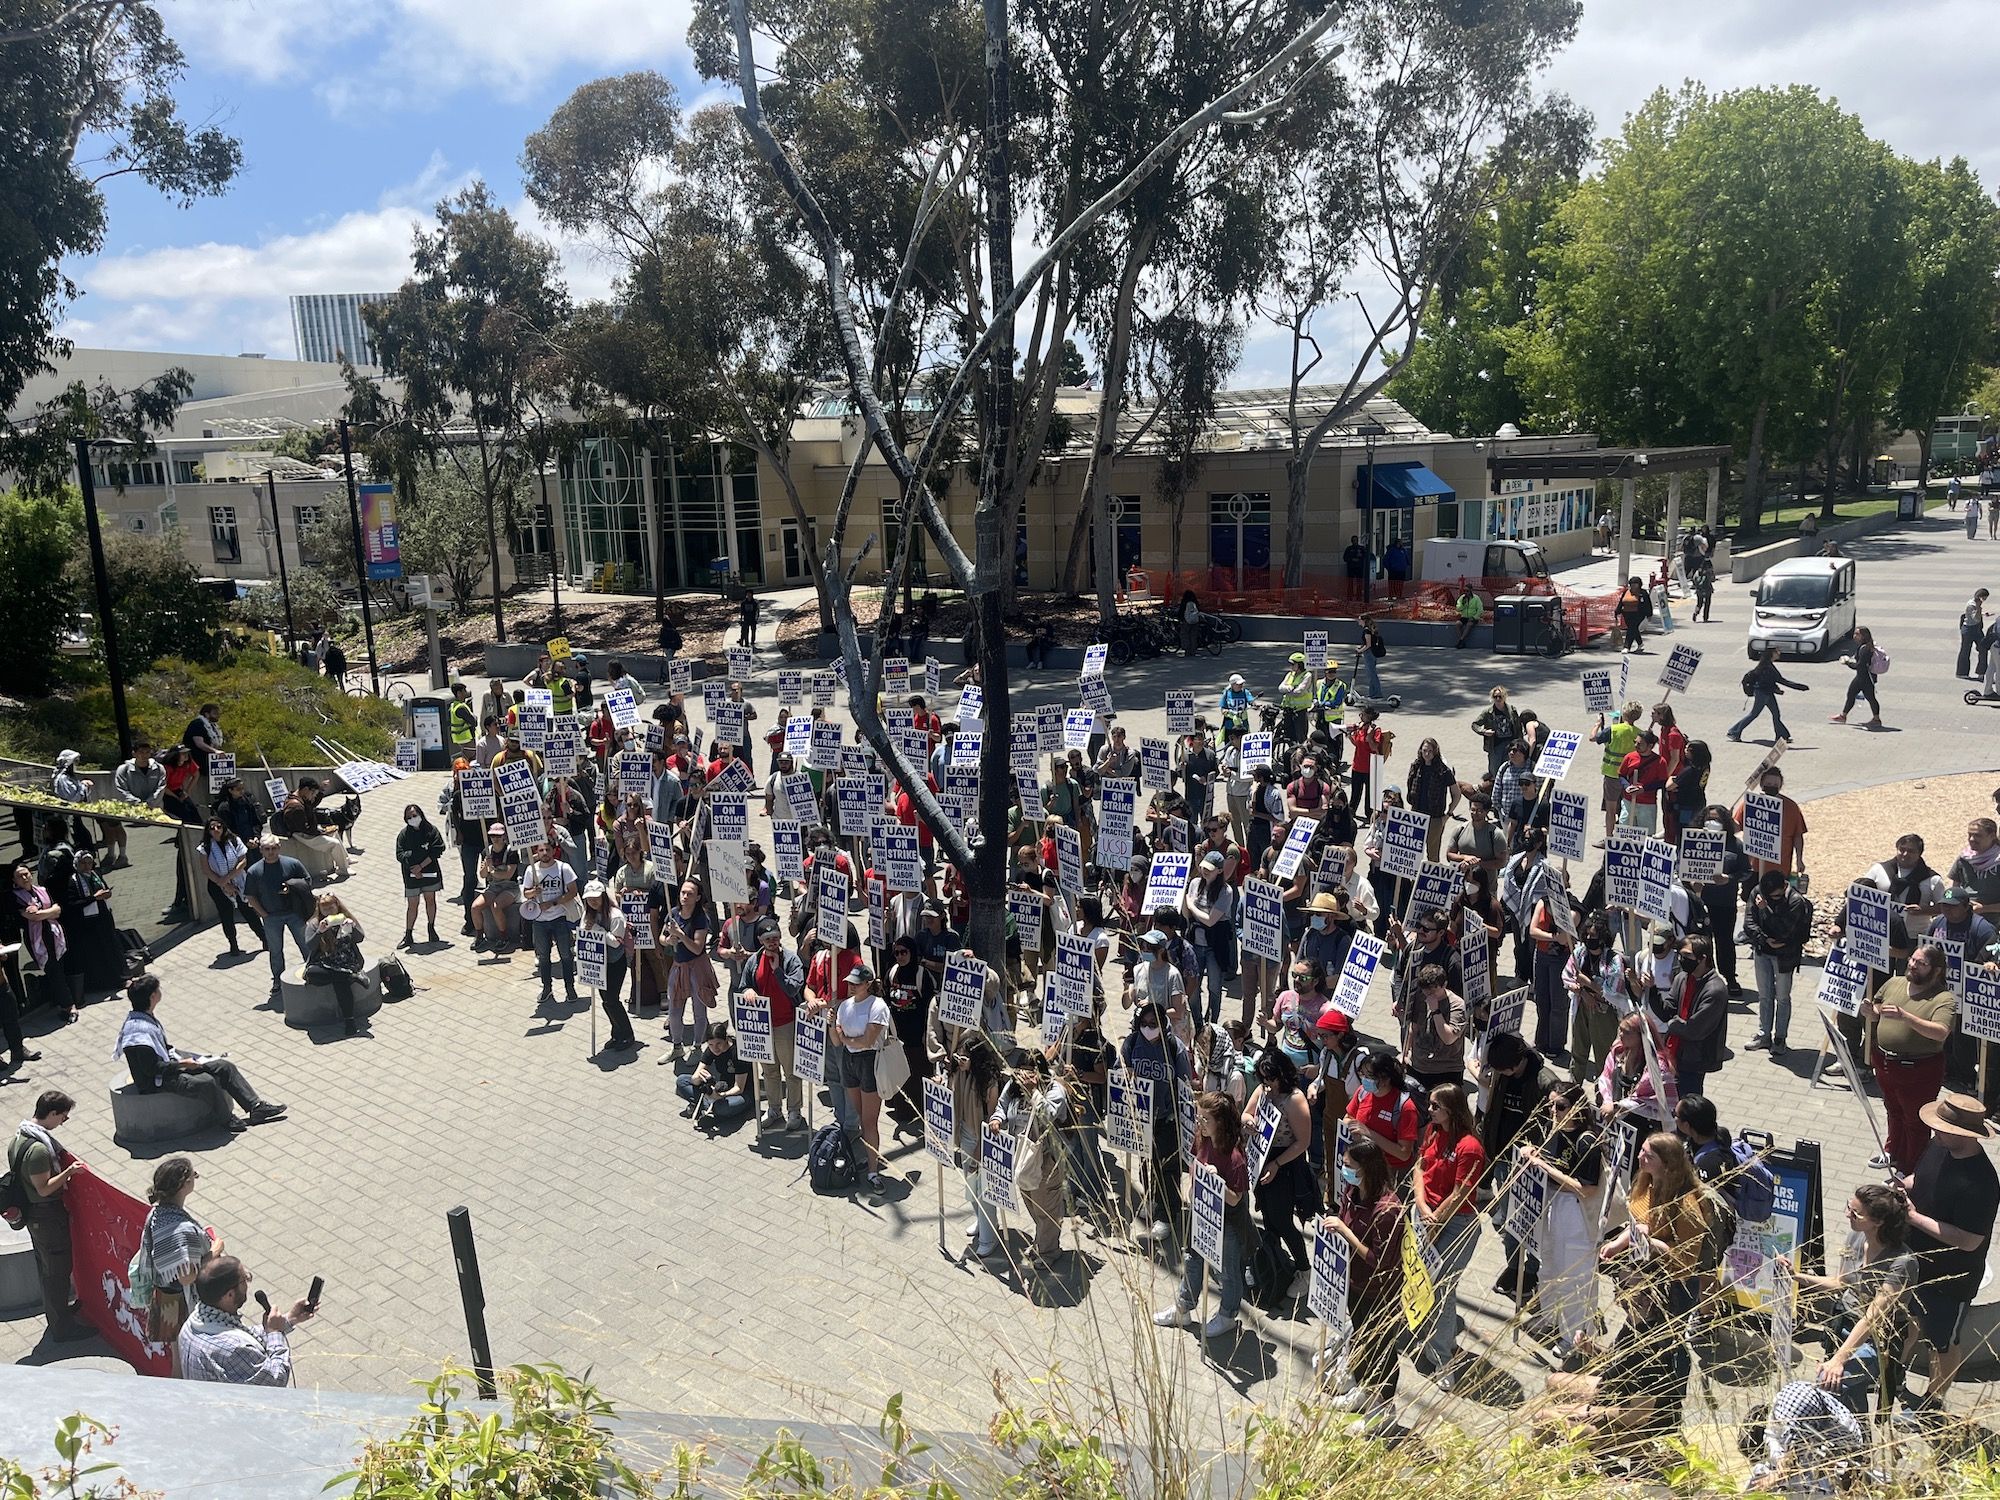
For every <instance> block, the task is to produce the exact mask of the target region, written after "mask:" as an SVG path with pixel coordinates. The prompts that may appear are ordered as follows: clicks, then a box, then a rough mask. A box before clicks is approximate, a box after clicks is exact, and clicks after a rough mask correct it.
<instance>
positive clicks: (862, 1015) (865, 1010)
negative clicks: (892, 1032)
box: [838, 995, 895, 1037]
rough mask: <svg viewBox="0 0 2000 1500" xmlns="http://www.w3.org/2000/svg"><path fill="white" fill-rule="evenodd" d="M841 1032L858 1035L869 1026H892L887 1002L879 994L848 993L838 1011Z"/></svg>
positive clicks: (853, 1035) (852, 1035)
mask: <svg viewBox="0 0 2000 1500" xmlns="http://www.w3.org/2000/svg"><path fill="white" fill-rule="evenodd" d="M838 1015H839V1019H840V1029H841V1031H842V1033H843V1034H845V1035H847V1036H851V1037H858V1036H860V1035H861V1034H862V1033H863V1032H865V1031H866V1030H867V1029H868V1028H869V1027H870V1026H885V1027H893V1026H894V1024H895V1023H894V1022H893V1021H892V1020H891V1019H890V1016H889V1002H888V1001H887V1000H884V999H883V998H882V997H881V996H880V995H850V996H848V998H847V999H845V1000H843V1001H841V1002H840V1010H839V1012H838Z"/></svg>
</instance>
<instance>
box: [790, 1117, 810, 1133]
mask: <svg viewBox="0 0 2000 1500" xmlns="http://www.w3.org/2000/svg"><path fill="white" fill-rule="evenodd" d="M805 1128H806V1117H805V1116H804V1115H790V1116H787V1117H786V1120H785V1129H786V1130H787V1131H793V1130H804V1129H805Z"/></svg>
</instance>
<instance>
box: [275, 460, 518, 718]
mask: <svg viewBox="0 0 2000 1500" xmlns="http://www.w3.org/2000/svg"><path fill="white" fill-rule="evenodd" d="M340 461H341V463H342V464H344V465H345V466H346V468H347V516H348V520H349V521H350V523H352V525H353V527H354V583H355V590H356V592H357V593H359V594H360V595H361V633H362V636H363V637H364V638H365V639H366V640H367V642H368V690H369V691H370V692H372V693H373V694H374V695H375V696H376V697H378V698H379V697H381V696H382V674H381V671H380V669H378V668H377V666H376V665H375V611H374V610H373V609H372V608H370V607H369V604H368V559H367V558H365V557H364V556H362V553H361V496H360V495H359V493H358V492H357V491H356V490H355V488H354V445H353V443H352V442H351V441H350V439H349V438H348V434H347V424H346V423H345V422H342V423H341V424H340ZM284 545H285V542H284V538H283V537H280V538H279V539H278V548H279V556H281V557H282V556H283V555H284ZM494 587H495V588H496V589H497V588H498V587H499V580H498V579H497V578H496V579H495V580H494Z"/></svg>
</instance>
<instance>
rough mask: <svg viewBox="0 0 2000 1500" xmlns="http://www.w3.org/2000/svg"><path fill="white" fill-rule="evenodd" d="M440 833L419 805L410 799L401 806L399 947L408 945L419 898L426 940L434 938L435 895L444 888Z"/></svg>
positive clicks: (415, 924)
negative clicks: (403, 899) (401, 938)
mask: <svg viewBox="0 0 2000 1500" xmlns="http://www.w3.org/2000/svg"><path fill="white" fill-rule="evenodd" d="M443 858H444V835H443V834H442V833H439V832H438V830H437V826H436V825H435V824H434V823H432V822H431V820H430V819H429V818H427V817H425V816H424V810H423V808H421V807H419V806H418V805H417V804H416V803H414V802H412V803H410V804H409V805H408V806H407V807H405V808H404V809H403V829H402V832H400V833H398V834H397V835H396V863H397V864H398V865H399V866H401V867H402V871H403V896H404V898H405V901H406V903H407V905H406V906H405V909H404V912H403V941H402V942H400V943H399V944H397V946H398V947H399V948H404V949H408V948H409V947H411V946H412V943H413V940H414V938H415V935H416V930H417V903H418V901H419V900H421V901H422V902H423V906H424V918H425V921H426V922H427V924H428V926H429V930H430V941H431V942H433V943H435V942H436V941H437V940H438V895H437V893H438V892H439V891H440V890H442V889H443V888H444V867H443V866H442V865H441V864H440V863H439V861H441V860H442V859H443Z"/></svg>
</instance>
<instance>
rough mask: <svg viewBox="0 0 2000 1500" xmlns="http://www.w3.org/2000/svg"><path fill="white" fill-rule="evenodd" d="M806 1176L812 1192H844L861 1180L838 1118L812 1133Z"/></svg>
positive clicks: (857, 1163)
mask: <svg viewBox="0 0 2000 1500" xmlns="http://www.w3.org/2000/svg"><path fill="white" fill-rule="evenodd" d="M806 1175H807V1177H808V1179H809V1180H810V1181H811V1183H812V1190H813V1191H814V1192H815V1193H844V1192H846V1191H848V1190H849V1189H850V1188H852V1187H853V1186H854V1184H855V1183H856V1182H858V1181H860V1180H861V1164H860V1163H859V1162H858V1161H856V1160H855V1156H854V1148H853V1147H852V1146H851V1145H850V1144H849V1143H848V1139H847V1132H846V1131H845V1130H843V1129H841V1128H840V1122H839V1121H837V1120H836V1121H835V1122H833V1123H832V1124H830V1125H822V1126H820V1128H819V1129H817V1130H815V1131H814V1132H813V1138H812V1145H811V1146H810V1147H808V1148H807V1150H806Z"/></svg>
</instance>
